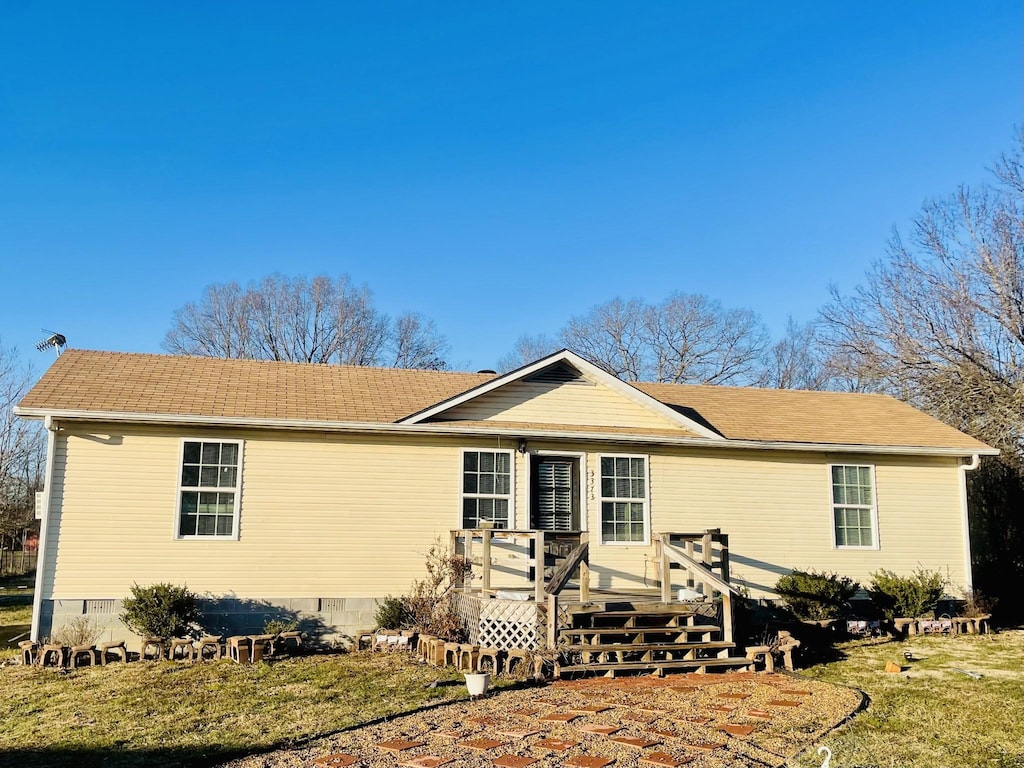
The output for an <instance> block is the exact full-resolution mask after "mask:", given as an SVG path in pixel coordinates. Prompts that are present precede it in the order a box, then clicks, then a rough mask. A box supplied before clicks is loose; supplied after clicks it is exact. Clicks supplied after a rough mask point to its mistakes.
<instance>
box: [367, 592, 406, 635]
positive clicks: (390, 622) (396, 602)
mask: <svg viewBox="0 0 1024 768" xmlns="http://www.w3.org/2000/svg"><path fill="white" fill-rule="evenodd" d="M374 618H375V620H376V622H377V629H403V628H404V627H407V626H408V625H409V622H410V620H411V619H412V615H411V613H410V612H409V605H408V603H407V602H406V601H405V598H402V597H392V596H391V595H388V596H387V597H385V598H384V599H383V600H381V601H379V602H378V603H377V613H376V614H375V617H374Z"/></svg>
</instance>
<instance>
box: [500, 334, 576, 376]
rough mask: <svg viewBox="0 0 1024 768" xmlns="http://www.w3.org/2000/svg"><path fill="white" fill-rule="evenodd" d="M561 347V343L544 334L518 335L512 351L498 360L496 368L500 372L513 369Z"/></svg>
mask: <svg viewBox="0 0 1024 768" xmlns="http://www.w3.org/2000/svg"><path fill="white" fill-rule="evenodd" d="M561 348H562V345H561V344H559V342H558V341H556V340H555V339H552V338H549V337H548V336H546V335H544V334H539V335H537V336H520V337H519V338H518V339H516V343H515V346H514V347H513V348H512V351H511V352H509V353H508V354H507V355H505V356H504V357H502V358H501V359H500V360H498V370H499V371H500V372H502V373H508V372H509V371H514V370H515V369H516V368H521V367H522V366H524V365H527V364H529V363H532V362H533V361H534V360H539V359H540V358H542V357H545V356H547V355H550V354H551V353H553V352H557V351H558V350H559V349H561Z"/></svg>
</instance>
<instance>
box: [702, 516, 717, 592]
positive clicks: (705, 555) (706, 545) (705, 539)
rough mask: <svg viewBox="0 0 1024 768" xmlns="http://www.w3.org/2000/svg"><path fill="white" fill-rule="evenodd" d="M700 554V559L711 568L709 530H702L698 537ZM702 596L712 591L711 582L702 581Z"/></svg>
mask: <svg viewBox="0 0 1024 768" xmlns="http://www.w3.org/2000/svg"><path fill="white" fill-rule="evenodd" d="M700 554H701V561H702V562H703V563H704V565H706V566H707V567H708V570H711V563H712V558H711V531H710V530H707V531H704V535H703V536H701V539H700ZM703 591H704V597H711V596H712V594H713V593H714V589H712V587H711V583H710V582H708V581H705V582H703Z"/></svg>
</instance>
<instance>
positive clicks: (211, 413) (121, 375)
mask: <svg viewBox="0 0 1024 768" xmlns="http://www.w3.org/2000/svg"><path fill="white" fill-rule="evenodd" d="M493 378H495V376H494V375H493V374H480V373H454V372H448V371H419V370H402V369H393V368H365V367H354V366H337V365H305V364H301V363H276V362H264V361H257V360H223V359H219V358H208V357H173V356H167V355H150V354H135V353H119V352H95V351H89V350H80V349H69V350H67V351H65V352H64V353H63V354H62V355H61V356H60V357H58V358H57V359H56V360H55V361H54V363H53V365H52V366H51V367H50V369H49V370H47V371H46V373H45V374H44V375H43V376H42V378H41V379H40V380H39V382H38V383H37V384H36V385H35V387H33V388H32V390H31V391H30V392H29V393H28V394H27V395H26V396H25V398H24V399H23V400H22V401H21V403H20V404H19V407H20V408H21V409H22V410H28V411H85V412H102V413H122V414H140V415H153V416H160V415H174V416H205V417H222V418H225V419H234V418H252V419H263V420H271V419H281V420H294V421H326V422H330V421H337V422H377V423H391V422H395V421H397V420H399V419H401V418H403V417H406V416H408V415H410V414H413V413H417V412H419V411H421V410H423V409H425V408H428V407H429V406H431V405H434V404H435V403H438V402H441V401H443V400H447V399H448V398H451V397H454V396H456V395H459V394H461V393H463V392H466V391H467V390H469V389H472V388H473V387H476V386H479V385H481V384H483V383H485V382H487V381H490V380H492V379H493ZM635 386H636V387H637V389H639V390H640V391H642V392H644V393H645V394H647V395H649V396H651V397H653V398H654V399H656V400H659V401H661V402H662V403H665V404H666V405H668V406H670V407H674V408H676V409H678V410H679V411H680V412H682V413H684V414H685V415H686V416H688V417H690V418H692V419H694V420H696V421H698V422H702V423H704V424H706V425H707V426H710V427H711V428H713V429H714V430H716V431H717V432H719V433H720V434H722V435H723V436H724V437H726V438H727V439H730V440H752V441H763V442H789V443H823V444H834V445H868V446H870V445H875V446H894V447H895V446H908V447H923V448H951V449H963V450H964V451H965V452H974V451H979V450H985V449H987V446H985V445H984V444H983V443H980V442H978V441H977V440H974V439H973V438H971V437H969V436H967V435H965V434H963V433H962V432H959V431H957V430H956V429H953V428H952V427H950V426H948V425H946V424H943V423H942V422H940V421H937V420H936V419H933V418H931V417H930V416H928V415H926V414H924V413H922V412H921V411H918V410H916V409H914V408H912V407H911V406H909V405H906V404H905V403H901V402H899V401H898V400H895V399H893V398H891V397H888V396H885V395H861V394H852V393H840V392H804V391H797V390H769V389H753V388H741V387H714V386H692V385H680V384H646V383H645V384H636V385H635ZM440 418H441V419H443V416H441V417H440ZM456 423H457V422H456ZM492 425H493V426H494V427H498V428H500V427H502V426H503V425H502V423H501V422H493V423H492ZM466 426H470V425H468V424H467V425H466ZM472 426H476V427H481V426H487V424H486V423H480V424H476V423H474V424H473V425H472ZM504 426H507V425H504ZM532 426H535V427H538V428H543V427H544V425H532ZM548 426H549V427H550V429H551V430H552V431H558V430H559V429H560V428H561V427H563V426H564V427H565V429H566V430H569V426H568V425H548ZM570 431H576V432H586V431H589V430H588V429H587V428H582V427H581V428H575V427H573V428H572V430H570ZM658 431H660V430H658ZM648 432H650V430H631V429H629V428H620V429H619V430H615V433H616V434H618V433H624V434H626V433H635V434H637V435H640V434H647V433H648ZM668 432H670V430H666V433H668ZM608 433H609V434H611V433H612V432H611V431H608ZM672 434H676V435H679V436H685V435H686V434H687V433H686V432H685V431H684V430H679V431H678V432H673V433H672ZM665 436H668V434H666V435H665Z"/></svg>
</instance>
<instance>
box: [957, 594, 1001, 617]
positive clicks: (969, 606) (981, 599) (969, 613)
mask: <svg viewBox="0 0 1024 768" xmlns="http://www.w3.org/2000/svg"><path fill="white" fill-rule="evenodd" d="M961 594H962V595H963V604H962V605H961V606H960V608H959V611H958V613H959V614H960V615H961V616H966V617H968V618H972V619H973V618H977V617H978V616H990V615H992V612H993V611H994V610H995V608H996V604H997V603H998V602H999V601H998V600H996V599H995V598H994V597H989V596H988V595H985V594H982V593H981V592H980V591H979V590H977V589H965V590H963V591H962V592H961Z"/></svg>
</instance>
